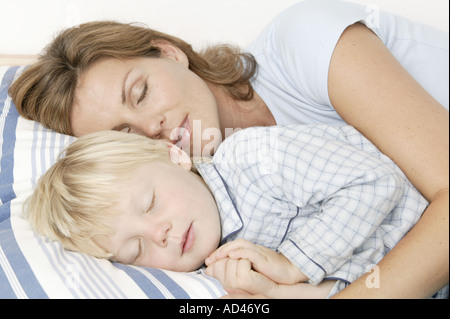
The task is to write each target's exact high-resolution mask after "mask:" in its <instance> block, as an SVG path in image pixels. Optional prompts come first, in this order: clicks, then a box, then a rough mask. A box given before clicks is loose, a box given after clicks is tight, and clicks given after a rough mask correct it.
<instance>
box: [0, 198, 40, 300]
mask: <svg viewBox="0 0 450 319" xmlns="http://www.w3.org/2000/svg"><path fill="white" fill-rule="evenodd" d="M7 205H8V206H9V203H7ZM0 249H1V250H2V253H3V256H4V257H5V258H6V259H5V260H3V262H0V265H1V266H2V267H1V268H2V269H3V273H6V277H7V282H4V283H3V282H2V290H1V293H0V297H1V298H8V297H7V296H5V295H4V293H8V292H9V291H11V290H12V291H13V292H14V298H48V297H47V294H46V293H45V291H44V290H43V289H42V287H41V285H40V283H39V282H38V281H37V279H36V277H35V276H34V273H33V271H32V270H31V268H30V266H29V264H28V262H27V260H26V259H25V256H24V255H23V254H22V251H21V250H20V247H19V245H18V244H17V241H16V238H15V236H14V232H13V231H12V229H11V220H10V219H7V220H5V221H3V222H2V223H0ZM0 272H2V271H1V270H0ZM2 281H3V280H2ZM4 284H5V285H8V284H9V286H10V288H11V289H10V290H9V289H6V288H5V289H6V291H3V285H4ZM11 298H12V297H11Z"/></svg>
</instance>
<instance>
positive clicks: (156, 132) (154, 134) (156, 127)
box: [144, 115, 165, 139]
mask: <svg viewBox="0 0 450 319" xmlns="http://www.w3.org/2000/svg"><path fill="white" fill-rule="evenodd" d="M164 124H165V117H164V116H162V115H156V116H152V118H151V119H147V123H145V124H144V135H145V136H147V137H149V138H154V139H159V138H161V137H162V136H161V135H162V132H163V128H164Z"/></svg>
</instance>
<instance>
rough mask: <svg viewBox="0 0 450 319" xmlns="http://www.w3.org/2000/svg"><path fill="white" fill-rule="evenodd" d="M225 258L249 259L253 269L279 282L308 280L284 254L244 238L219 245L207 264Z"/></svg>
mask: <svg viewBox="0 0 450 319" xmlns="http://www.w3.org/2000/svg"><path fill="white" fill-rule="evenodd" d="M223 258H230V259H235V260H239V259H247V260H248V261H249V262H250V263H251V264H250V267H251V268H252V269H253V270H255V271H257V272H259V273H261V274H263V275H265V276H266V277H268V278H269V279H271V280H273V281H274V282H276V283H278V284H285V285H292V284H296V283H299V282H304V281H307V280H308V278H307V277H306V276H305V275H304V274H303V273H302V272H301V271H300V269H298V267H296V266H295V265H294V264H292V263H291V261H290V260H289V259H287V258H286V257H285V256H284V255H283V254H280V253H277V252H275V251H273V250H271V249H269V248H266V247H263V246H260V245H255V244H253V243H251V242H249V241H247V240H244V239H238V240H235V241H232V242H229V243H227V244H225V245H223V246H221V247H219V248H218V249H217V250H216V251H214V252H213V253H212V254H211V255H210V256H209V257H208V258H206V260H205V264H206V265H207V266H210V265H212V264H213V263H215V262H217V261H218V260H221V259H223Z"/></svg>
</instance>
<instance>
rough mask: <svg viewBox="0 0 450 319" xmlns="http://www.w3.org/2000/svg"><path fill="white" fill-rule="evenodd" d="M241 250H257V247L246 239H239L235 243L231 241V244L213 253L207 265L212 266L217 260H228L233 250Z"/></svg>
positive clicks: (206, 261)
mask: <svg viewBox="0 0 450 319" xmlns="http://www.w3.org/2000/svg"><path fill="white" fill-rule="evenodd" d="M240 248H247V249H253V250H256V249H257V245H255V244H253V243H251V242H249V241H247V240H245V239H237V240H234V241H231V242H229V243H226V244H224V245H222V246H221V247H219V248H218V249H216V250H215V251H213V252H212V253H211V254H210V255H209V256H208V257H207V258H206V259H205V264H206V265H210V264H211V263H213V262H215V261H216V260H219V259H223V258H227V257H228V256H229V253H230V252H231V251H233V250H236V249H240Z"/></svg>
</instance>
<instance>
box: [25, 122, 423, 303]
mask: <svg viewBox="0 0 450 319" xmlns="http://www.w3.org/2000/svg"><path fill="white" fill-rule="evenodd" d="M193 161H194V165H192V161H191V159H190V158H189V157H188V156H187V155H186V154H185V153H183V151H181V150H180V149H178V148H177V147H176V146H174V145H172V144H170V143H168V142H164V141H158V140H151V139H148V138H145V137H142V136H138V135H134V134H125V133H120V132H112V131H108V132H99V133H93V134H90V135H87V136H84V137H81V138H79V139H78V140H76V141H75V142H74V143H72V144H71V145H70V146H69V147H68V148H67V149H66V150H65V152H64V153H63V154H61V156H60V158H59V159H58V161H57V162H56V163H55V164H54V165H53V166H52V167H51V168H50V169H49V170H48V171H47V172H46V173H45V174H44V176H43V177H42V178H41V179H40V181H39V183H38V185H37V189H36V191H35V192H34V194H33V196H32V197H31V198H30V200H29V201H28V205H27V207H26V212H27V216H28V218H29V220H30V221H31V224H32V226H33V227H34V229H35V230H36V231H37V232H38V233H39V234H41V235H45V236H47V237H49V238H51V239H53V240H58V241H60V242H61V243H62V244H63V246H64V247H65V248H67V249H69V250H74V251H80V252H84V253H87V254H90V255H93V256H95V257H98V258H107V259H110V260H112V261H116V262H121V263H125V264H132V265H139V266H148V267H158V268H162V269H167V270H174V271H192V270H195V269H197V268H199V267H201V266H202V265H203V264H204V263H206V266H207V268H206V273H207V274H208V275H211V276H214V277H216V278H217V279H219V280H220V281H221V282H222V283H223V285H224V287H225V288H229V289H240V290H243V291H245V292H247V293H250V294H263V295H267V296H269V297H274V298H287V297H290V298H292V297H294V298H296V297H298V298H307V297H314V298H316V297H317V298H319V297H330V296H332V295H334V294H335V293H336V292H338V291H340V290H341V289H343V288H344V287H345V286H346V285H348V284H349V283H350V282H352V281H354V280H355V279H357V278H358V277H360V276H361V275H362V274H364V273H366V272H369V271H370V270H371V269H372V268H373V267H374V266H375V265H376V264H377V263H378V262H379V261H380V260H381V259H382V258H383V256H384V255H385V254H386V253H387V252H388V251H389V250H390V249H392V247H394V246H395V245H396V243H398V242H399V240H400V239H401V238H402V237H403V236H404V235H405V234H406V233H407V232H408V231H409V230H410V229H411V227H412V226H413V225H414V224H415V223H416V222H417V221H418V219H419V218H420V216H421V214H422V212H423V211H424V209H425V208H426V206H427V205H428V203H427V201H426V200H425V199H424V198H423V197H422V196H421V195H420V193H419V192H418V191H417V190H416V189H415V188H414V187H413V186H412V185H411V183H410V182H409V181H408V180H407V178H406V177H405V175H404V174H403V173H402V171H401V170H400V169H399V168H398V167H397V166H396V165H395V164H394V163H393V162H392V161H391V160H390V159H389V158H388V157H386V156H384V155H383V154H382V153H381V152H380V151H379V150H378V149H377V148H376V147H375V146H374V145H373V144H371V143H370V142H369V141H368V140H367V139H365V138H364V137H363V136H362V135H361V134H360V133H358V132H357V131H356V130H355V129H353V128H352V127H349V126H342V127H330V126H320V125H319V126H317V125H316V126H301V125H292V126H273V127H255V128H249V129H245V130H241V131H239V132H237V133H235V134H233V135H232V136H230V137H228V138H227V139H226V140H225V141H224V142H222V144H221V145H220V147H219V148H218V149H217V151H216V153H215V155H214V157H213V158H212V159H211V160H208V161H205V160H202V161H197V160H196V159H193ZM194 167H195V171H194V169H193V168H194ZM219 245H222V246H221V247H219V248H218V246H219ZM217 248H218V249H217Z"/></svg>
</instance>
